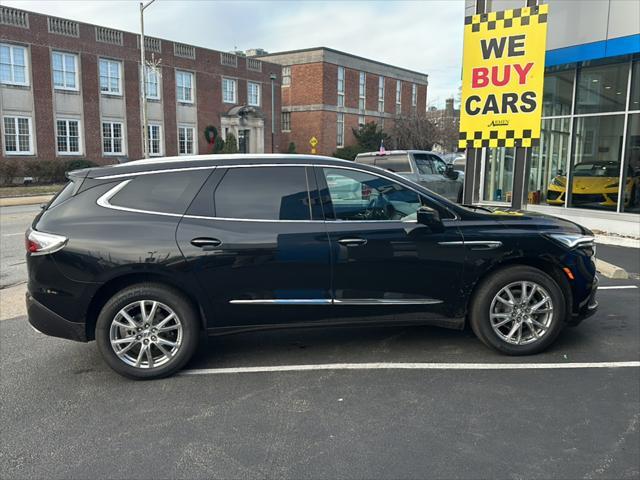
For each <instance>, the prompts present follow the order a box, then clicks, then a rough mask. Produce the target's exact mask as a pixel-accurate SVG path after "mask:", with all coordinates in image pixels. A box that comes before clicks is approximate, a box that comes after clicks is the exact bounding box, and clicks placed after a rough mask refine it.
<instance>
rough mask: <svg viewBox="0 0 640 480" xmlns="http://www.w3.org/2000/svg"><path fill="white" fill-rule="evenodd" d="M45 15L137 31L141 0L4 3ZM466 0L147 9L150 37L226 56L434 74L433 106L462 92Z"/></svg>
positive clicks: (180, 4) (178, 4) (165, 2)
mask: <svg viewBox="0 0 640 480" xmlns="http://www.w3.org/2000/svg"><path fill="white" fill-rule="evenodd" d="M0 3H1V4H3V5H7V6H15V7H17V8H24V9H26V10H32V11H35V12H39V13H46V14H52V15H56V16H59V17H66V18H71V19H74V20H79V21H83V22H89V23H95V24H98V25H104V26H108V27H112V28H118V29H122V30H128V31H131V32H139V30H140V19H139V14H138V12H139V7H138V5H139V2H137V1H131V0H120V1H117V0H116V1H114V0H111V1H101V0H91V1H89V0H84V1H55V0H44V1H43V0H23V1H16V0H0ZM463 23H464V1H463V0H416V1H390V0H387V1H371V0H360V1H350V2H347V1H338V0H334V1H300V0H298V1H296V0H290V1H271V0H262V1H260V0H254V1H243V0H235V1H206V0H199V1H196V0H191V1H172V0H156V2H155V3H154V4H153V5H151V6H150V7H149V8H148V9H147V10H146V11H145V32H146V33H147V34H149V35H152V36H157V37H161V38H166V39H169V40H176V41H179V42H183V43H190V44H194V45H198V46H202V47H208V48H214V49H217V50H223V51H228V50H232V49H234V48H238V49H240V50H246V49H248V48H258V47H260V48H264V49H265V50H267V51H269V52H276V51H282V50H294V49H299V48H308V47H319V46H325V47H331V48H335V49H337V50H342V51H345V52H349V53H353V54H355V55H360V56H363V57H367V58H371V59H375V60H379V61H382V62H386V63H390V64H392V65H397V66H399V67H405V68H409V69H411V70H417V71H419V72H423V73H427V74H429V104H434V105H436V106H442V105H443V104H444V99H445V98H447V97H449V96H455V95H456V94H457V90H458V85H459V84H460V69H461V61H462V31H463Z"/></svg>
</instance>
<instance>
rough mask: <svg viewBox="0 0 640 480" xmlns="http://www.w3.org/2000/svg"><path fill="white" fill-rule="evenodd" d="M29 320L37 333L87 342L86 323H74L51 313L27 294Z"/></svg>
mask: <svg viewBox="0 0 640 480" xmlns="http://www.w3.org/2000/svg"><path fill="white" fill-rule="evenodd" d="M26 300H27V318H28V320H29V323H30V324H31V326H32V327H33V328H35V329H36V330H37V331H39V332H41V333H44V334H45V335H51V336H52V337H60V338H66V339H69V340H75V341H77V342H86V341H88V340H87V333H86V328H85V324H84V323H74V322H70V321H69V320H66V319H64V318H62V317H61V316H60V315H58V314H57V313H55V312H53V311H51V310H50V309H48V308H47V307H45V306H44V305H42V304H41V303H40V302H38V301H37V300H35V299H34V298H33V297H32V296H31V294H30V293H27V298H26Z"/></svg>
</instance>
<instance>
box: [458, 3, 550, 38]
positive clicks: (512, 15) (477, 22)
mask: <svg viewBox="0 0 640 480" xmlns="http://www.w3.org/2000/svg"><path fill="white" fill-rule="evenodd" d="M548 11H549V5H547V4H546V3H545V4H543V5H537V6H535V7H524V8H516V9H514V10H503V11H500V12H489V13H481V14H478V15H469V16H468V17H465V19H464V24H465V25H471V31H472V32H480V31H482V30H495V29H496V28H509V27H514V26H515V27H518V26H526V25H531V24H532V23H534V22H537V23H547V13H548Z"/></svg>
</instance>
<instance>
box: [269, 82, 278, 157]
mask: <svg viewBox="0 0 640 480" xmlns="http://www.w3.org/2000/svg"><path fill="white" fill-rule="evenodd" d="M269 78H270V79H271V153H275V152H274V151H273V149H274V143H275V140H274V138H275V135H276V87H275V83H274V82H275V81H276V78H278V77H277V76H276V74H275V73H272V74H271V75H270V76H269Z"/></svg>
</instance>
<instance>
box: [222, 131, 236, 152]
mask: <svg viewBox="0 0 640 480" xmlns="http://www.w3.org/2000/svg"><path fill="white" fill-rule="evenodd" d="M222 153H238V141H237V140H236V136H235V135H234V134H233V133H228V134H227V139H226V140H225V142H224V147H223V149H222Z"/></svg>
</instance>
